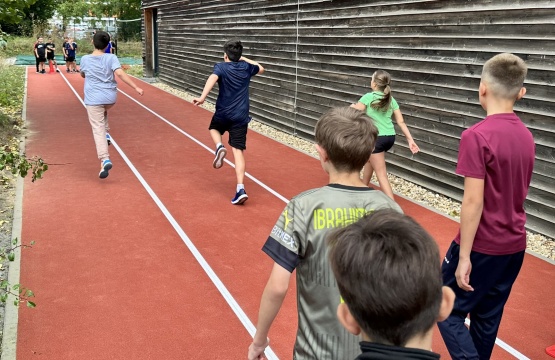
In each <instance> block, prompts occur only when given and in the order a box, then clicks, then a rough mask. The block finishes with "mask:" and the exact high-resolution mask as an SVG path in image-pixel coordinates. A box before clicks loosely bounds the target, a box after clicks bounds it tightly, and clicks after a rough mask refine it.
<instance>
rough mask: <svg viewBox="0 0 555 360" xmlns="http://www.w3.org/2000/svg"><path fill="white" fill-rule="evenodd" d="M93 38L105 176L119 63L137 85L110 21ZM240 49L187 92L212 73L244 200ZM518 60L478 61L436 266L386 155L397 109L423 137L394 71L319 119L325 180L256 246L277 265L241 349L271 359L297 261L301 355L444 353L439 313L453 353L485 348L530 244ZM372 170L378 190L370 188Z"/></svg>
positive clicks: (522, 71)
mask: <svg viewBox="0 0 555 360" xmlns="http://www.w3.org/2000/svg"><path fill="white" fill-rule="evenodd" d="M93 42H94V46H95V51H94V52H93V54H92V55H89V56H85V57H83V59H82V63H81V70H82V72H81V75H82V76H83V77H85V104H86V105H87V111H88V114H89V120H90V122H91V125H92V127H93V133H94V138H95V143H96V146H97V152H98V156H99V159H100V160H101V172H100V174H99V176H100V177H101V178H105V177H106V176H108V170H110V169H111V167H112V164H111V162H110V160H109V158H108V151H107V149H108V147H107V139H108V140H109V139H110V138H109V135H106V134H107V131H108V121H107V110H108V108H110V107H111V106H112V105H113V104H114V103H115V98H116V94H117V93H116V83H115V81H114V79H113V77H114V74H116V75H118V76H119V77H120V78H121V79H122V80H123V81H124V82H126V83H127V84H128V85H130V86H131V87H133V88H134V89H135V90H136V91H137V92H138V93H139V94H141V95H142V94H143V90H142V89H140V88H138V87H137V86H136V85H135V84H134V83H133V81H132V80H131V79H130V78H129V77H128V76H127V75H125V73H124V72H123V71H122V70H121V68H120V66H119V62H118V61H117V58H116V57H115V56H113V57H111V56H106V54H104V53H103V52H104V51H105V49H106V48H107V46H108V43H109V36H108V35H107V34H106V33H101V32H97V33H96V34H95V36H94V39H93ZM242 50H243V46H242V44H241V42H240V41H238V40H232V41H228V42H227V43H226V44H225V45H224V56H223V58H224V62H222V63H218V64H216V66H215V67H214V72H213V74H212V75H210V77H209V78H208V80H207V82H206V85H205V87H204V90H203V92H202V95H201V96H200V97H198V98H195V99H194V100H193V103H194V104H195V105H200V104H202V103H203V102H204V101H205V99H206V97H207V96H208V94H209V92H210V91H211V89H212V88H213V87H214V85H215V84H216V83H217V84H218V85H219V94H218V98H217V101H216V112H215V113H214V116H213V118H212V121H211V123H210V125H209V131H210V134H211V136H212V139H213V141H214V144H215V146H216V150H215V156H214V160H213V163H212V166H213V167H214V168H216V169H218V168H221V167H222V165H223V161H224V159H225V156H226V154H227V150H226V148H225V146H224V145H223V144H222V135H223V134H224V133H225V132H226V131H227V132H229V142H228V143H229V145H230V147H231V148H232V151H233V155H234V157H235V165H236V169H235V171H236V175H237V188H236V193H235V196H234V197H233V199H232V200H231V202H232V204H235V205H239V204H244V203H245V201H246V200H247V199H248V196H247V194H246V191H245V188H244V184H243V179H244V175H245V160H244V155H243V152H244V151H245V149H246V135H247V130H248V123H249V121H250V120H251V118H250V117H249V91H248V87H249V83H250V79H251V77H252V76H254V75H257V74H262V73H263V72H264V71H265V70H264V68H263V67H262V66H261V65H260V64H259V63H258V62H256V61H253V60H250V59H248V58H246V57H244V56H242ZM526 73H527V67H526V64H525V63H524V61H523V60H522V59H520V58H519V57H517V56H515V55H512V54H499V55H497V56H494V57H493V58H492V59H490V60H488V61H487V62H486V63H485V65H484V68H483V72H482V77H481V82H480V86H479V89H478V97H479V101H480V104H481V106H482V107H483V109H484V110H485V111H486V112H487V116H486V117H485V119H484V120H483V121H481V122H479V123H477V124H476V125H474V126H472V127H470V128H469V129H467V130H466V131H464V132H463V134H462V138H461V143H460V149H459V159H458V165H457V173H458V174H459V175H461V176H464V196H463V202H462V210H461V223H460V231H459V233H458V234H457V235H456V236H455V239H454V240H453V243H452V244H451V246H450V248H449V250H448V252H447V254H446V256H445V258H444V261H443V265H442V266H441V267H440V263H439V260H440V255H439V250H438V246H437V244H436V242H435V241H434V240H433V239H432V237H431V236H430V235H429V234H428V233H427V232H426V231H425V230H424V229H423V228H422V227H421V226H420V225H419V224H418V223H416V222H415V221H414V220H413V219H411V218H410V217H408V216H406V215H403V212H402V209H401V208H400V207H399V205H397V203H396V202H395V201H394V197H393V191H392V190H391V186H390V185H389V182H388V180H387V173H386V168H385V156H384V154H385V152H387V151H388V150H389V149H390V148H391V147H392V146H393V143H394V141H395V129H394V126H393V122H392V117H394V118H395V120H396V122H397V124H398V125H399V127H400V129H401V131H402V132H403V134H404V135H405V137H406V139H407V141H408V146H409V149H410V151H411V152H412V153H417V152H418V151H419V150H420V149H419V147H418V146H417V145H416V143H415V142H414V140H413V138H412V137H411V135H410V132H409V130H408V128H407V126H406V125H405V123H404V120H403V116H402V114H401V111H400V109H399V105H398V103H397V101H396V100H395V99H394V98H393V96H392V95H391V76H390V75H389V74H388V73H387V72H385V71H383V70H378V71H375V72H374V74H373V75H372V79H371V82H370V88H371V89H372V92H369V93H368V94H366V95H364V96H362V97H361V98H360V100H359V101H358V102H357V103H355V104H353V105H351V106H347V107H343V108H332V109H330V110H329V111H327V112H326V113H325V114H324V115H323V116H322V117H321V118H320V120H319V121H318V123H317V124H316V127H315V140H316V149H317V151H318V154H319V158H320V163H321V165H322V168H323V169H324V171H326V173H328V175H329V184H328V185H326V186H324V187H322V188H318V189H312V190H309V191H306V192H303V193H301V194H299V195H298V196H295V197H294V198H292V199H291V201H290V202H289V203H288V204H287V206H286V207H285V209H284V210H283V212H282V213H281V216H280V217H279V219H278V221H277V223H276V225H275V226H274V227H273V229H272V231H271V233H270V235H269V237H268V239H267V240H266V242H265V243H264V246H263V249H262V250H263V251H264V252H265V253H266V254H267V255H268V256H270V257H271V258H272V260H273V261H274V264H273V267H272V269H271V272H270V276H269V280H268V283H267V285H266V287H265V289H264V292H263V294H262V298H261V301H260V310H259V314H258V323H257V329H256V334H255V335H254V339H253V342H252V344H251V345H250V346H249V349H248V356H247V357H248V359H249V360H254V359H264V358H265V357H264V349H265V348H266V347H267V346H268V345H269V338H268V333H269V331H270V327H271V325H272V322H273V321H274V318H275V317H276V315H277V314H278V312H279V309H280V307H281V305H282V302H283V300H284V298H285V295H286V293H287V290H288V287H289V282H290V278H291V275H292V272H293V271H294V270H296V284H297V306H298V329H297V337H296V342H295V346H294V349H293V354H294V355H293V358H294V359H296V360H303V359H345V360H348V359H355V358H356V359H359V360H362V359H401V358H402V359H438V358H439V355H438V354H436V353H434V352H432V330H433V327H434V325H435V324H436V323H438V324H439V329H440V332H441V335H442V337H443V339H444V341H445V344H446V345H447V348H448V350H449V353H450V355H451V356H452V358H453V359H489V358H490V356H491V353H492V350H493V347H494V344H495V339H496V335H497V331H498V328H499V324H500V322H501V315H502V312H503V308H504V305H505V303H506V301H507V299H508V297H509V294H510V291H511V287H512V284H513V283H514V281H515V280H516V277H517V275H518V273H519V270H520V267H521V265H522V261H523V258H524V251H525V249H526V230H525V220H526V214H525V212H524V201H525V199H526V195H527V191H528V187H529V185H530V180H531V175H532V169H533V166H534V159H535V144H534V140H533V138H532V134H531V133H530V131H529V130H528V129H527V128H526V127H525V126H524V124H523V123H522V121H521V120H520V119H519V118H518V116H517V115H516V114H515V113H514V111H513V107H514V103H515V102H516V101H517V100H519V99H520V98H522V97H523V96H524V94H525V92H526V90H525V88H524V87H523V86H524V80H525V77H526ZM103 80H109V81H103ZM106 136H108V138H106ZM514 144H518V146H514ZM363 168H364V177H363V178H362V179H361V178H360V172H361V171H362V170H363ZM373 172H376V175H377V178H378V181H379V184H380V187H381V190H382V191H377V190H374V189H372V188H370V187H368V183H369V181H370V178H371V176H372V173H373ZM469 314H470V320H471V323H470V328H469V329H468V328H466V326H465V319H466V317H467V316H468V315H469ZM359 342H360V343H359Z"/></svg>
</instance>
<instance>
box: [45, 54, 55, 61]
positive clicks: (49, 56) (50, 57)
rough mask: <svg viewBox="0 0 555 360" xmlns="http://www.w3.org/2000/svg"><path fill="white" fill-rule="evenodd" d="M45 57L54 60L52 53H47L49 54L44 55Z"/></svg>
mask: <svg viewBox="0 0 555 360" xmlns="http://www.w3.org/2000/svg"><path fill="white" fill-rule="evenodd" d="M46 59H48V60H54V54H52V55H50V54H49V55H46Z"/></svg>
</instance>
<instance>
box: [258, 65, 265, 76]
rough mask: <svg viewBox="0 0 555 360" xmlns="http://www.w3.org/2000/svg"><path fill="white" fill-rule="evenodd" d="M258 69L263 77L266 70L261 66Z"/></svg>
mask: <svg viewBox="0 0 555 360" xmlns="http://www.w3.org/2000/svg"><path fill="white" fill-rule="evenodd" d="M258 68H259V69H258V75H262V74H264V73H265V72H266V69H264V68H263V67H262V66H259V67H258Z"/></svg>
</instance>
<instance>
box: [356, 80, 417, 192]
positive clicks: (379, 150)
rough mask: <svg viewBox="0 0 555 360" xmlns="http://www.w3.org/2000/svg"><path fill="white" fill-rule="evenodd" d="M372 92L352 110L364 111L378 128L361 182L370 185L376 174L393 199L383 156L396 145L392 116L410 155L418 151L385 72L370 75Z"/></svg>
mask: <svg viewBox="0 0 555 360" xmlns="http://www.w3.org/2000/svg"><path fill="white" fill-rule="evenodd" d="M370 87H371V88H372V90H373V91H372V92H370V93H367V94H366V95H364V96H363V97H361V98H360V100H359V101H358V103H356V104H353V105H352V106H353V107H354V108H355V109H358V110H361V111H365V112H366V114H367V115H368V116H370V117H371V118H372V119H373V120H374V124H376V127H377V128H378V141H377V142H376V147H375V149H374V151H373V152H372V156H370V159H369V160H368V162H367V163H366V165H365V166H364V174H363V177H362V182H364V183H365V184H366V185H368V184H369V183H370V179H372V174H373V173H374V171H375V172H376V177H377V178H378V182H379V184H380V189H381V190H382V191H383V192H384V193H385V194H386V195H387V196H389V197H390V198H392V199H393V190H392V189H391V185H390V184H389V180H388V179H387V170H386V167H385V153H386V152H387V151H388V150H389V149H391V147H392V146H393V144H394V143H395V127H394V126H393V121H392V120H391V116H392V115H394V116H395V121H396V122H397V125H399V127H400V128H401V131H402V132H403V134H404V135H405V138H406V139H407V141H408V143H409V149H410V151H411V152H412V153H413V154H416V153H417V152H419V151H420V148H418V145H416V143H415V142H414V140H413V138H412V136H411V134H410V131H409V129H408V127H407V125H406V124H405V120H404V119H403V114H402V113H401V110H400V109H399V104H397V101H395V99H394V98H393V96H392V95H391V75H389V73H388V72H387V71H384V70H377V71H376V72H375V73H374V74H373V75H372V81H371V82H370Z"/></svg>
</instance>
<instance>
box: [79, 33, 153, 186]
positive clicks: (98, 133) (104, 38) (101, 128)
mask: <svg viewBox="0 0 555 360" xmlns="http://www.w3.org/2000/svg"><path fill="white" fill-rule="evenodd" d="M109 42H110V35H108V33H106V32H104V31H97V32H96V33H95V34H94V37H93V44H94V51H93V53H92V54H91V55H85V56H83V58H82V59H81V76H82V77H84V78H85V106H86V108H87V113H88V115H89V122H90V123H91V127H92V131H93V137H94V142H95V144H96V152H97V154H98V158H99V159H100V174H99V175H98V176H99V177H100V178H101V179H104V178H106V177H108V171H109V170H110V169H111V168H112V162H111V161H110V156H109V154H108V145H110V141H111V138H110V134H109V133H108V132H109V130H110V128H109V126H108V109H109V108H111V107H112V106H113V105H114V104H115V102H116V98H117V94H118V92H117V82H116V80H115V78H114V74H116V75H117V76H118V77H119V78H120V79H121V80H122V81H123V82H124V83H126V84H127V85H129V86H131V87H132V88H133V89H135V91H137V92H138V93H139V94H140V95H143V89H141V88H140V87H138V86H137V85H135V83H134V82H133V80H131V78H130V77H129V76H128V75H127V74H126V73H125V72H124V71H123V70H122V69H121V65H120V63H119V60H118V58H117V57H116V56H115V55H113V54H106V53H105V52H104V51H105V49H106V47H108V43H109Z"/></svg>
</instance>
